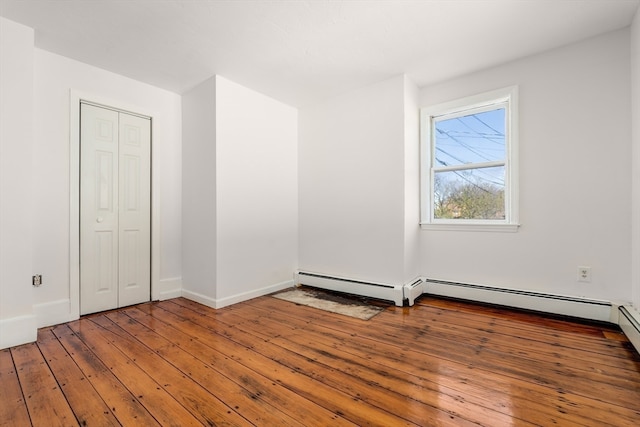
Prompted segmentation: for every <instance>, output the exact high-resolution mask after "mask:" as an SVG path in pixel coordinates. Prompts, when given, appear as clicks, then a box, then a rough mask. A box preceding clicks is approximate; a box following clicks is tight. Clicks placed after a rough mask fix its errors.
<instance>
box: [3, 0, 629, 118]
mask: <svg viewBox="0 0 640 427" xmlns="http://www.w3.org/2000/svg"><path fill="white" fill-rule="evenodd" d="M639 1H640V0H342V1H340V0H333V1H327V0H235V1H234V0H225V1H223V0H126V1H125V0H110V1H108V0H57V1H56V0H0V15H2V16H4V17H5V18H8V19H10V20H13V21H16V22H19V23H22V24H24V25H27V26H29V27H32V28H35V30H36V46H37V47H39V48H41V49H44V50H48V51H51V52H55V53H58V54H61V55H64V56H67V57H70V58H74V59H76V60H79V61H82V62H85V63H88V64H92V65H95V66H98V67H100V68H103V69H106V70H110V71H113V72H115V73H119V74H122V75H125V76H128V77H131V78H134V79H137V80H141V81H144V82H147V83H150V84H152V85H155V86H159V87H162V88H165V89H168V90H171V91H174V92H177V93H182V92H184V91H185V90H188V89H189V88H191V87H193V86H195V85H196V84H198V83H200V82H202V81H204V80H206V79H207V78H209V77H210V76H212V75H213V74H219V75H222V76H224V77H227V78H229V79H231V80H234V81H236V82H237V83H240V84H243V85H245V86H247V87H250V88H252V89H254V90H257V91H260V92H262V93H265V94H267V95H269V96H272V97H274V98H276V99H279V100H281V101H284V102H286V103H288V104H291V105H294V106H301V105H304V104H307V103H310V102H314V101H317V100H319V99H322V98H323V97H328V96H333V95H336V94H339V93H341V92H344V91H347V90H350V89H354V88H356V87H360V86H363V85H367V84H370V83H374V82H376V81H379V80H382V79H385V78H388V77H391V76H393V75H397V74H400V73H406V74H408V75H409V76H410V77H411V78H412V79H413V80H414V81H415V82H416V83H417V84H418V85H419V86H422V85H425V84H430V83H434V82H438V81H442V80H446V79H448V78H451V77H455V76H459V75H462V74H466V73H469V72H473V71H476V70H479V69H482V68H486V67H490V66H493V65H497V64H500V63H504V62H507V61H510V60H513V59H516V58H520V57H523V56H527V55H530V54H533V53H537V52H541V51H544V50H548V49H551V48H554V47H558V46H561V45H565V44H568V43H572V42H575V41H578V40H581V39H584V38H588V37H591V36H594V35H597V34H601V33H604V32H607V31H611V30H615V29H619V28H622V27H625V26H627V25H629V24H630V23H631V21H632V19H633V16H634V14H635V11H636V9H637V7H638V3H639Z"/></svg>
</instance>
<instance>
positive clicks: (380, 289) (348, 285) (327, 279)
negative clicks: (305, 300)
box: [296, 271, 422, 306]
mask: <svg viewBox="0 0 640 427" xmlns="http://www.w3.org/2000/svg"><path fill="white" fill-rule="evenodd" d="M297 276H298V277H297V280H296V283H298V284H300V285H307V286H313V287H316V288H321V289H328V290H331V291H336V292H344V293H347V294H353V295H361V296H366V297H371V298H378V299H383V300H388V301H393V302H394V303H395V304H396V305H397V306H402V305H403V303H404V299H405V297H404V292H403V287H404V286H402V285H400V286H396V285H390V284H385V283H375V282H367V281H363V280H357V279H349V278H345V277H336V276H329V275H325V274H319V273H310V272H307V271H299V272H298V275H297ZM420 282H421V283H422V281H421V280H420Z"/></svg>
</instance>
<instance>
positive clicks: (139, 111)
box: [69, 89, 160, 319]
mask: <svg viewBox="0 0 640 427" xmlns="http://www.w3.org/2000/svg"><path fill="white" fill-rule="evenodd" d="M81 101H87V102H90V103H92V104H97V105H103V106H105V107H107V108H112V109H116V110H120V111H123V112H129V113H132V114H136V115H143V116H147V117H150V118H151V300H153V301H155V300H158V299H160V298H159V292H160V286H158V284H159V280H160V197H159V196H160V172H159V167H158V166H159V164H160V162H159V159H158V155H159V151H160V150H159V149H158V146H157V144H156V139H155V138H154V135H155V129H156V121H155V120H154V117H156V116H157V114H156V113H155V112H153V111H149V110H148V109H146V108H142V107H138V106H132V105H126V104H123V103H122V102H119V101H117V100H112V99H107V98H105V97H102V96H98V95H95V94H86V93H82V92H79V91H77V90H74V89H71V90H70V93H69V111H70V112H69V302H70V307H69V313H70V315H71V317H72V318H73V319H78V318H79V317H80V102H81Z"/></svg>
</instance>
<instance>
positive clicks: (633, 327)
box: [618, 305, 640, 353]
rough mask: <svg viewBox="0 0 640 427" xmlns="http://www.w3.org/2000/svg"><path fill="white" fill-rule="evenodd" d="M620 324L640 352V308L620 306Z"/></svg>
mask: <svg viewBox="0 0 640 427" xmlns="http://www.w3.org/2000/svg"><path fill="white" fill-rule="evenodd" d="M618 324H619V325H620V329H622V332H624V334H625V335H626V336H627V338H629V341H631V344H633V346H634V347H635V349H636V351H637V352H638V353H640V313H639V312H638V310H636V309H635V308H633V307H632V306H630V305H624V306H620V308H619V318H618Z"/></svg>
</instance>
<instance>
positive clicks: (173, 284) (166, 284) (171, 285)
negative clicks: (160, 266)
mask: <svg viewBox="0 0 640 427" xmlns="http://www.w3.org/2000/svg"><path fill="white" fill-rule="evenodd" d="M180 296H182V277H173V278H170V279H162V280H160V289H159V291H158V299H159V300H160V301H164V300H168V299H171V298H178V297H180Z"/></svg>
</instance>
